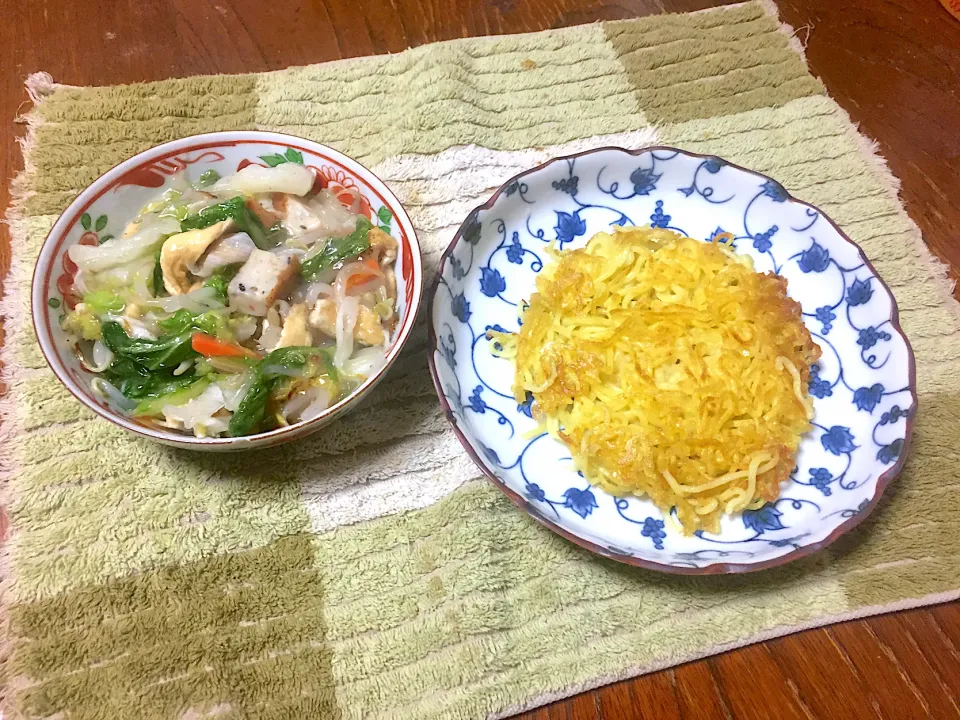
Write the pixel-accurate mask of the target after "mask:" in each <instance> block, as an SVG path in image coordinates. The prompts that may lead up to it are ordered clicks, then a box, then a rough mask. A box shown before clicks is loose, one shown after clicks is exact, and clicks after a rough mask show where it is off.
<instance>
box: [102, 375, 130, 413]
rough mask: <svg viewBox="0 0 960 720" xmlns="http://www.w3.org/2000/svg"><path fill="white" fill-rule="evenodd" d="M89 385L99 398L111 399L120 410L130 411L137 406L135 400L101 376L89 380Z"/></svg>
mask: <svg viewBox="0 0 960 720" xmlns="http://www.w3.org/2000/svg"><path fill="white" fill-rule="evenodd" d="M90 387H91V388H92V389H93V392H94V393H95V394H96V395H98V396H99V397H100V398H102V399H104V400H110V401H112V402H113V403H114V404H115V405H116V406H117V407H119V408H120V409H121V410H124V411H126V412H130V411H131V410H133V409H134V408H135V407H136V406H137V403H136V402H134V401H133V400H131V399H130V398H128V397H126V396H125V395H124V394H123V393H122V392H120V390H118V389H117V388H116V387H115V386H113V385H111V384H110V383H109V382H107V381H106V380H104V379H103V378H101V377H96V378H94V379H93V380H91V381H90Z"/></svg>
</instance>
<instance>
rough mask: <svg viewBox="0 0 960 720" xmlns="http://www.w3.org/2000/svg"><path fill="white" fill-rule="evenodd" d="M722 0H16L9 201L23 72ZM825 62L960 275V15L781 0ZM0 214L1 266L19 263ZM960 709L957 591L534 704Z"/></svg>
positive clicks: (911, 7)
mask: <svg viewBox="0 0 960 720" xmlns="http://www.w3.org/2000/svg"><path fill="white" fill-rule="evenodd" d="M719 4H723V0H268V1H267V2H263V0H138V2H127V1H123V0H100V1H99V2H93V1H92V0H75V1H74V2H72V3H63V2H57V0H28V1H27V2H17V0H5V1H4V3H3V8H4V16H5V17H4V22H3V23H2V25H0V67H2V68H3V71H4V75H3V78H2V80H0V83H2V85H0V118H3V119H4V121H5V122H6V123H7V125H6V130H5V132H3V134H2V136H0V177H2V180H3V182H2V185H0V207H4V208H6V206H7V203H8V202H9V181H10V179H11V178H12V177H13V175H14V174H15V173H16V172H17V171H18V170H19V169H20V168H21V167H22V159H21V157H20V152H19V149H18V148H17V145H16V138H17V137H18V136H20V135H22V128H20V127H19V126H17V125H15V124H14V117H15V116H16V115H17V113H18V111H19V110H21V109H22V108H24V107H27V104H26V103H27V96H26V93H25V92H24V90H23V85H22V83H23V80H24V79H25V77H26V76H27V74H29V73H31V72H35V71H37V70H46V71H48V72H50V73H51V74H52V75H53V77H54V79H56V80H57V81H59V82H63V83H68V84H75V85H110V84H116V83H127V82H135V81H141V80H158V79H161V78H169V77H182V76H186V75H197V74H208V73H239V72H255V71H261V70H275V69H279V68H283V67H286V66H289V65H305V64H308V63H315V62H322V61H325V60H335V59H338V58H344V57H352V56H358V55H371V54H377V53H385V52H398V51H400V50H403V49H405V48H407V47H411V46H416V45H422V44H424V43H428V42H431V41H434V40H447V39H451V38H459V37H467V36H470V35H490V34H499V33H516V32H525V31H530V30H542V29H547V28H557V27H562V26H565V25H575V24H579V23H586V22H592V21H595V20H612V19H619V18H629V17H636V16H640V15H649V14H653V13H659V12H679V11H688V10H699V9H703V8H706V7H710V6H713V5H719ZM778 4H779V6H780V9H781V15H782V18H783V20H784V21H785V22H788V23H790V24H791V25H793V26H794V27H795V28H798V35H799V36H800V38H801V39H802V40H803V41H804V42H806V43H807V56H808V59H809V62H810V66H811V68H812V70H813V72H814V73H815V74H816V75H818V76H819V77H820V78H822V79H823V81H824V83H826V86H827V88H828V90H829V91H830V94H831V95H832V96H833V97H834V98H835V99H836V100H837V101H838V102H839V103H840V104H841V105H842V106H843V107H844V108H845V109H846V110H847V111H848V112H849V113H850V115H851V116H852V117H853V119H854V121H855V122H857V123H859V124H860V127H861V129H862V131H863V132H865V133H866V134H867V135H868V136H870V137H872V138H875V139H876V140H877V141H878V142H879V143H880V149H881V152H882V153H883V154H884V156H886V158H887V159H888V160H889V163H890V166H891V168H892V169H893V171H894V173H895V174H896V175H897V176H898V177H900V178H901V180H902V181H903V186H902V195H903V199H904V202H905V203H906V206H907V210H908V211H909V213H910V215H911V216H912V217H913V219H914V220H915V221H916V222H917V223H918V224H919V225H920V228H921V230H922V231H923V234H924V238H925V239H926V241H927V243H928V244H929V246H930V247H931V248H932V249H933V250H934V252H935V253H936V254H937V255H939V256H940V257H941V258H942V259H943V260H945V261H946V262H948V263H949V264H950V265H951V267H952V268H953V270H954V271H955V273H957V274H958V275H960V272H958V271H960V22H957V21H956V20H954V19H952V18H951V16H950V15H949V14H948V13H947V12H946V10H944V9H943V8H942V7H941V6H940V4H939V3H938V2H937V0H844V1H843V2H838V0H779V2H778ZM9 254H10V243H9V237H8V235H7V231H6V226H2V227H0V276H3V275H5V274H6V270H7V266H8V265H9ZM522 717H523V718H526V719H527V720H532V719H533V718H537V719H539V720H546V719H547V718H549V719H550V720H554V719H557V720H559V719H560V718H566V719H570V720H596V719H597V718H604V719H609V720H625V719H627V718H650V719H651V720H674V719H677V718H684V719H690V718H727V719H729V718H760V719H764V720H766V719H779V718H784V719H786V718H811V717H812V718H830V719H833V718H837V719H838V720H840V719H844V720H845V719H846V718H859V717H864V718H877V717H879V718H897V719H899V718H904V719H911V720H912V719H913V718H924V717H932V718H937V719H938V720H940V719H941V718H954V717H956V718H960V603H952V604H948V605H941V606H939V607H932V608H925V609H920V610H913V611H909V612H901V613H896V614H891V615H884V616H881V617H876V618H873V619H870V620H859V621H853V622H848V623H843V624H840V625H834V626H832V627H829V628H826V629H819V630H811V631H808V632H803V633H799V634H796V635H792V636H789V637H786V638H782V639H779V640H773V641H770V642H766V643H762V644H758V645H753V646H751V647H747V648H744V649H742V650H737V651H733V652H728V653H725V654H723V655H720V656H717V657H713V658H710V659H707V660H701V661H699V662H693V663H688V664H686V665H682V666H679V667H676V668H673V669H671V670H665V671H662V672H658V673H654V674H652V675H647V676H645V677H641V678H638V679H635V680H628V681H624V682H620V683H617V684H615V685H611V686H608V687H605V688H602V689H600V690H595V691H592V692H588V693H584V694H582V695H579V696H576V697H574V698H571V699H569V700H567V701H564V702H558V703H555V704H553V705H550V706H548V707H545V708H541V709H540V710H538V711H535V712H531V713H527V714H526V715H523V716H522Z"/></svg>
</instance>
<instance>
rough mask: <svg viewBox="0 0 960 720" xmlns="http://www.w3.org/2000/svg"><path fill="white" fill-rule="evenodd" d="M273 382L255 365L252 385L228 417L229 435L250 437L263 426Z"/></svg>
mask: <svg viewBox="0 0 960 720" xmlns="http://www.w3.org/2000/svg"><path fill="white" fill-rule="evenodd" d="M273 382H274V381H273V380H272V379H270V378H267V377H266V376H264V374H263V372H262V371H261V370H260V366H259V365H257V366H256V367H254V369H253V383H252V384H251V385H250V389H249V390H247V394H246V395H244V396H243V400H241V401H240V405H239V406H238V407H237V409H236V412H234V413H233V415H232V416H231V417H230V425H229V428H228V431H229V433H230V434H231V435H232V436H233V437H240V436H241V435H252V434H253V433H255V432H257V430H259V428H260V426H261V425H263V420H264V418H265V417H266V415H267V400H268V399H269V398H270V390H271V388H272V387H273Z"/></svg>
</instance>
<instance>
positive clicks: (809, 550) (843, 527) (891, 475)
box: [427, 145, 919, 575]
mask: <svg viewBox="0 0 960 720" xmlns="http://www.w3.org/2000/svg"><path fill="white" fill-rule="evenodd" d="M611 151H614V152H619V153H624V154H627V155H631V156H634V157H637V156H639V155H644V154H647V153H653V152H658V151H663V152H675V153H680V154H682V155H686V156H688V157H692V158H700V159H701V160H709V159H714V158H716V159H721V160H723V162H724V163H725V164H726V165H728V166H730V167H732V168H734V169H736V170H739V171H741V172H745V173H747V174H749V175H753V176H754V177H757V178H759V179H762V180H767V181H771V182H774V183H776V185H777V186H779V187H781V188H782V187H783V186H782V185H781V184H780V183H779V182H778V181H777V180H774V179H773V178H771V177H770V176H768V175H764V174H763V173H760V172H757V171H756V170H750V169H749V168H745V167H743V166H742V165H738V164H736V163H733V162H730V161H729V160H726V159H724V158H719V156H717V155H711V154H704V153H696V152H691V151H689V150H683V149H681V148H676V147H671V146H667V145H648V146H645V147H642V148H637V149H633V150H631V149H629V148H623V147H618V146H615V145H605V146H602V147H597V148H591V149H589V150H583V151H581V152H577V153H572V154H570V155H562V156H558V157H554V158H551V159H549V160H546V161H545V162H542V163H540V164H538V165H536V166H534V167H532V168H530V169H528V170H524V171H523V172H520V173H517V174H516V175H514V176H513V177H511V178H509V179H508V180H506V181H505V182H504V183H503V184H502V185H500V187H499V188H497V190H496V191H495V192H494V193H493V195H491V196H490V198H489V199H488V200H487V201H486V202H484V203H482V204H480V205H477V206H476V207H475V208H474V209H473V210H471V211H470V212H469V213H468V214H467V216H466V218H465V219H464V221H463V223H461V225H460V227H459V228H457V231H456V233H454V236H453V239H452V240H451V241H450V244H449V245H447V247H446V249H445V250H444V251H443V254H442V255H441V257H440V262H439V263H438V265H437V274H436V277H435V278H434V279H433V282H432V283H431V285H430V287H429V288H428V290H427V335H428V338H427V364H428V366H429V368H430V377H431V379H432V380H433V387H434V390H435V391H436V393H437V397H438V398H439V400H440V405H441V407H442V408H443V414H444V416H445V417H446V419H447V422H449V423H450V426H451V427H452V428H453V432H454V434H455V435H456V436H457V439H458V440H459V441H460V444H461V445H463V447H464V449H465V450H466V452H467V454H468V455H469V456H470V457H471V459H473V461H474V463H476V465H477V466H478V467H479V468H480V470H481V472H482V473H483V474H484V475H485V476H486V477H487V478H488V479H489V480H490V481H491V482H492V483H493V484H494V485H495V486H496V487H498V488H499V489H500V490H501V491H502V492H503V493H504V494H505V495H506V496H507V497H508V498H509V499H510V501H511V502H512V503H513V504H514V505H516V506H517V507H518V508H520V509H521V510H522V511H523V512H525V513H527V514H528V515H530V516H531V517H532V518H533V519H534V520H536V521H537V522H539V523H540V524H541V525H544V526H546V527H547V528H549V529H550V530H552V531H553V532H555V533H557V534H558V535H560V536H562V537H564V538H566V539H567V540H569V541H570V542H572V543H574V544H575V545H579V546H580V547H582V548H585V549H587V550H589V551H591V552H593V553H596V554H597V555H601V556H603V557H606V558H610V559H612V560H617V561H618V562H622V563H624V564H627V565H632V566H634V567H640V568H643V569H645V570H655V571H658V572H663V573H667V574H671V575H727V574H735V573H748V572H756V571H759V570H766V569H768V568H773V567H778V566H780V565H785V564H787V563H789V562H792V561H794V560H799V559H800V558H804V557H807V556H809V555H812V554H813V553H815V552H817V551H819V550H822V549H823V548H825V547H827V546H828V545H830V544H831V543H833V542H834V541H836V540H837V539H838V538H839V537H840V536H841V535H845V534H846V533H848V532H850V531H851V530H853V529H854V528H855V527H857V525H859V524H860V523H861V522H863V520H864V519H865V518H866V517H867V516H868V515H870V513H872V512H873V510H874V508H876V506H877V504H878V503H879V501H880V497H881V496H882V495H883V492H884V490H886V488H887V486H888V485H889V484H890V482H891V481H893V480H894V479H895V478H896V477H897V476H898V475H899V474H900V472H901V471H902V470H903V465H904V463H905V462H906V459H907V455H908V453H909V450H910V441H911V439H912V437H913V426H914V419H915V417H916V413H917V408H918V406H919V402H918V397H917V368H916V360H915V358H914V354H913V347H912V346H911V344H910V340H909V339H908V338H907V336H906V334H905V333H904V332H903V328H901V327H900V310H899V308H898V306H897V299H896V297H894V294H893V293H892V292H891V291H890V288H889V286H888V285H887V283H886V282H885V281H884V280H883V278H882V277H881V276H880V274H879V273H878V272H877V270H876V268H874V266H873V264H872V263H871V262H870V260H869V258H867V256H866V253H864V252H863V248H861V247H860V245H858V244H857V243H855V242H854V241H853V240H851V239H850V237H849V236H848V235H847V234H846V233H845V232H844V231H843V230H841V229H840V227H839V226H838V225H837V224H836V223H835V222H834V221H833V220H832V219H831V218H830V216H829V215H827V214H826V213H825V212H823V211H822V210H821V209H820V208H818V207H816V206H815V205H811V204H810V203H807V202H804V201H802V200H798V199H797V198H796V197H794V196H793V195H791V194H790V193H789V192H788V191H787V190H786V189H785V188H784V193H785V199H786V200H788V201H790V202H793V203H796V204H797V205H800V206H802V207H806V208H809V209H811V210H814V211H816V212H817V213H819V214H820V216H821V217H823V218H824V219H825V220H826V221H827V222H828V223H830V225H831V226H832V227H833V229H834V230H835V231H836V233H837V234H838V235H839V236H840V237H841V238H842V239H843V240H845V241H846V242H848V243H849V244H850V245H851V246H853V247H854V248H856V250H857V252H859V253H860V257H861V259H862V260H863V262H864V264H865V265H866V266H867V267H868V268H869V269H870V271H871V272H872V273H873V274H874V276H875V277H876V279H877V280H878V281H879V284H880V287H881V288H882V289H883V291H884V292H885V293H886V294H887V296H888V297H889V298H890V303H891V308H890V324H891V326H892V327H893V329H894V330H895V331H896V332H897V333H898V334H899V335H900V337H902V338H903V341H904V343H905V344H906V348H907V358H908V374H909V389H910V397H911V399H912V404H911V406H910V415H909V416H908V417H907V419H906V429H905V435H904V438H903V447H902V448H901V450H900V454H899V456H898V457H897V461H896V462H895V463H894V464H893V465H891V466H890V467H889V468H888V469H887V470H886V471H885V472H883V473H881V474H880V476H879V477H878V478H877V487H876V491H875V492H874V494H873V497H872V498H870V500H869V501H868V504H867V506H866V507H864V508H863V509H862V510H860V511H859V512H858V513H857V514H855V515H854V516H853V517H850V518H848V519H847V520H845V521H844V522H842V523H840V525H838V526H837V527H836V528H834V530H833V532H831V533H830V534H829V535H828V536H827V537H826V538H824V539H823V540H820V541H819V542H816V543H811V544H810V545H804V546H802V547H800V548H797V549H795V550H792V551H790V552H788V553H785V554H784V555H781V556H779V557H776V558H772V559H770V560H763V561H760V562H756V563H728V562H718V563H711V564H709V565H704V566H703V567H697V568H692V567H685V566H679V565H670V564H667V563H660V562H656V561H654V560H646V559H644V558H639V557H634V556H632V555H625V554H622V553H617V552H614V551H612V550H609V549H607V548H605V547H602V546H600V545H597V544H596V543H593V542H591V541H590V540H587V539H585V538H582V537H580V536H578V535H575V534H574V533H572V532H570V531H569V530H567V529H565V528H563V527H561V526H560V525H558V524H557V523H556V522H554V521H553V520H551V519H549V518H548V517H546V516H545V515H543V514H541V513H540V512H538V511H537V510H536V509H535V508H533V507H532V506H531V505H530V504H529V503H528V502H527V501H526V500H525V499H524V498H523V497H521V496H520V495H519V493H517V492H515V491H514V490H512V489H510V488H509V487H507V486H506V484H505V483H504V482H502V481H501V480H500V479H498V478H497V477H496V475H494V474H493V472H491V471H490V470H489V469H488V468H487V466H486V464H485V463H484V462H483V460H482V459H481V458H480V456H479V455H478V454H477V452H476V451H475V450H474V449H473V446H472V445H471V444H470V441H469V440H467V438H466V435H465V434H464V432H463V430H461V429H460V427H459V425H458V423H457V421H456V416H455V415H454V414H453V410H452V408H451V407H450V404H449V403H448V402H447V399H446V396H445V395H444V393H443V388H442V386H441V384H440V377H439V374H438V373H437V365H436V356H437V353H438V343H437V333H436V329H435V328H434V324H433V311H434V302H435V300H436V297H437V294H438V291H439V289H440V282H441V278H442V277H443V271H444V268H445V266H446V263H447V260H448V258H449V257H450V256H451V255H452V254H453V251H454V249H455V248H456V247H457V245H458V244H459V242H460V240H461V239H462V237H463V233H464V230H465V228H466V227H467V225H468V224H469V223H470V222H471V221H472V220H473V219H474V218H475V217H476V216H477V215H478V214H479V213H480V211H481V210H489V209H490V208H492V207H493V206H494V205H495V204H496V202H497V200H498V199H499V198H500V196H501V195H502V194H503V193H505V192H506V190H507V188H508V187H509V186H510V185H512V184H513V183H515V182H518V181H520V180H521V179H522V178H525V177H527V176H529V175H532V174H534V173H538V172H540V171H541V170H543V169H545V168H547V167H549V166H550V165H552V164H554V163H557V162H566V161H568V160H574V159H576V158H580V157H584V156H586V155H593V154H595V153H602V152H611Z"/></svg>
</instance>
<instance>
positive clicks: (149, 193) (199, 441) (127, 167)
mask: <svg viewBox="0 0 960 720" xmlns="http://www.w3.org/2000/svg"><path fill="white" fill-rule="evenodd" d="M278 155H279V156H283V157H285V158H288V159H290V160H289V161H295V162H301V161H302V162H303V164H305V165H306V166H307V167H309V168H310V169H311V170H313V172H314V173H315V174H316V175H317V176H318V182H320V183H321V184H324V185H325V186H326V187H328V188H329V189H330V190H331V191H332V192H334V193H337V192H345V191H347V190H353V191H359V193H360V194H361V195H362V197H363V199H364V200H365V202H364V203H363V208H364V211H366V212H368V214H370V215H371V216H373V217H376V215H377V214H378V213H379V214H381V215H382V217H383V218H386V222H389V223H390V226H389V227H390V231H391V234H392V235H393V236H394V237H395V238H396V239H397V240H398V241H399V243H400V249H399V253H398V257H397V291H398V297H399V302H398V311H399V318H400V320H399V324H398V325H397V330H396V332H395V335H394V340H393V344H392V345H391V347H390V350H389V352H388V353H387V359H386V364H385V366H384V367H383V368H382V369H381V370H380V371H379V372H378V373H376V374H375V375H373V376H371V377H369V378H368V379H367V380H366V381H365V382H364V383H363V384H362V385H361V386H360V387H359V388H357V390H356V391H354V392H353V393H352V394H351V395H349V396H347V397H346V398H344V399H342V400H341V401H340V402H338V403H336V404H334V405H332V406H331V407H330V408H328V409H327V410H326V411H325V412H324V413H322V414H321V415H319V416H317V417H315V418H313V419H311V420H309V421H307V422H300V423H296V424H294V425H290V426H288V427H285V428H281V429H278V430H273V431H271V432H266V433H261V434H259V435H250V436H246V437H237V438H198V437H193V436H189V435H185V434H181V433H177V432H174V431H172V430H171V431H164V430H160V429H156V428H154V427H148V426H146V425H142V424H140V423H138V422H137V421H136V420H134V419H133V418H130V417H128V416H127V415H125V414H124V413H123V412H121V411H120V410H119V409H118V408H117V407H115V406H114V405H113V404H112V403H108V402H105V401H103V400H101V399H100V398H99V397H98V396H97V395H95V394H93V393H92V392H91V390H90V379H91V377H92V375H91V374H90V373H89V372H88V371H86V370H85V369H84V368H83V367H82V366H81V365H80V363H79V361H78V360H77V358H76V357H75V355H74V354H73V353H72V352H71V350H70V348H69V347H68V346H67V344H66V342H65V339H64V333H63V331H62V330H61V329H60V324H59V317H60V315H61V314H62V313H63V312H64V308H65V306H66V305H68V304H69V303H71V302H75V301H76V298H72V297H70V293H69V289H70V286H71V282H72V274H73V273H75V272H76V266H74V265H73V263H72V262H71V261H70V259H69V258H68V257H67V255H66V251H67V249H68V248H69V247H70V246H71V245H73V244H75V243H79V242H84V243H91V242H103V240H104V239H105V238H107V237H108V236H112V235H119V234H120V232H121V231H122V230H123V228H124V227H125V225H126V223H127V222H128V221H129V219H130V217H131V215H132V214H133V213H135V212H136V211H137V210H138V209H139V208H140V207H142V206H143V205H144V204H145V203H146V202H148V201H150V200H151V199H154V198H156V197H157V196H158V195H159V194H160V192H161V191H162V188H163V186H164V185H165V184H166V183H167V182H168V181H169V179H170V178H171V177H172V176H173V175H174V174H175V173H178V172H180V171H181V170H186V172H187V175H188V177H190V178H195V177H198V176H199V175H200V174H201V173H203V172H204V171H206V170H211V169H212V170H216V171H217V172H218V173H219V174H220V175H228V174H230V173H233V172H236V171H237V170H238V169H240V168H242V167H244V166H246V165H248V164H250V163H259V164H265V160H264V159H263V157H264V156H274V157H273V158H271V161H272V162H276V156H278ZM387 211H389V216H388V215H387ZM383 222H384V220H383V219H378V220H377V223H378V224H383ZM422 278H423V271H422V266H421V257H420V246H419V244H418V242H417V236H416V234H415V232H414V229H413V224H412V223H411V222H410V218H409V217H408V216H407V213H406V211H405V210H404V209H403V207H402V206H401V205H400V202H399V201H398V200H397V198H396V197H395V196H394V194H393V193H392V192H390V190H389V189H388V188H387V186H386V185H384V183H383V182H382V181H381V180H380V179H379V178H378V177H377V176H376V175H374V174H373V173H372V172H370V171H369V170H368V169H367V168H365V167H363V165H361V164H360V163H358V162H357V161H356V160H352V159H351V158H349V157H347V156H346V155H344V154H343V153H339V152H337V151H336V150H333V149H332V148H328V147H326V146H324V145H321V144H319V143H315V142H311V141H309V140H303V139H301V138H297V137H292V136H289V135H282V134H280V133H270V132H253V131H235V132H218V133H210V134H206V135H194V136H193V137H187V138H183V139H182V140H175V141H173V142H169V143H165V144H163V145H159V146H157V147H155V148H152V149H150V150H147V151H145V152H142V153H140V154H139V155H136V156H134V157H132V158H130V159H129V160H127V161H126V162H123V163H121V164H119V165H117V166H116V167H114V168H113V169H111V170H108V171H107V172H106V173H105V174H103V175H102V176H101V177H99V178H98V179H97V180H96V181H94V182H93V184H91V185H90V186H89V187H88V188H87V189H86V190H84V191H83V192H82V193H80V195H79V196H78V197H77V199H76V200H74V201H73V202H72V203H71V204H70V206H69V207H67V209H66V210H65V211H64V213H63V214H62V215H61V216H60V219H59V220H57V223H56V224H55V225H54V226H53V229H52V230H51V231H50V234H49V235H48V236H47V239H46V241H45V242H44V244H43V248H42V249H41V251H40V256H39V258H38V260H37V266H36V270H35V272H34V276H33V287H32V302H33V323H34V329H35V330H36V333H37V339H38V340H39V342H40V348H41V350H42V351H43V354H44V356H45V357H46V360H47V363H49V365H50V368H51V369H52V370H53V372H54V374H55V375H56V376H57V378H58V379H59V380H60V382H62V383H63V384H64V385H65V386H66V388H67V389H68V390H69V391H70V392H71V393H73V395H74V396H75V397H76V398H77V399H78V400H79V401H80V402H82V403H83V404H84V405H86V406H87V407H88V408H90V409H91V410H93V412H95V413H97V414H98V415H100V416H101V417H103V418H105V419H106V420H109V421H110V422H112V423H114V424H116V425H119V426H120V427H122V428H124V429H126V430H129V431H130V432H133V433H136V434H137V435H140V436H142V437H145V438H149V439H151V440H156V441H159V442H162V443H166V444H168V445H175V446H178V447H182V448H189V449H194V450H209V451H227V450H243V449H250V448H258V447H267V446H271V445H277V444H280V443H283V442H287V441H289V440H294V439H296V438H300V437H303V436H305V435H307V434H309V433H311V432H314V431H316V430H319V429H320V428H322V427H323V426H324V425H327V424H328V423H330V422H332V421H333V420H334V419H335V418H337V417H339V416H340V415H341V414H343V413H344V412H347V411H348V410H349V409H350V408H351V407H354V406H355V405H356V404H357V403H358V402H359V401H360V399H361V398H363V397H364V396H365V395H367V394H368V393H369V392H370V390H372V389H373V387H374V386H375V385H376V384H377V383H378V382H379V381H380V380H381V379H382V378H383V376H384V374H385V373H386V372H387V370H388V368H389V367H390V365H391V363H393V361H394V360H395V359H396V357H397V355H398V353H399V352H400V349H401V348H402V347H403V345H404V343H405V342H406V341H407V338H408V337H409V335H410V331H411V329H412V328H413V323H414V319H415V318H416V315H417V308H418V307H419V305H420V295H421V288H422Z"/></svg>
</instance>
